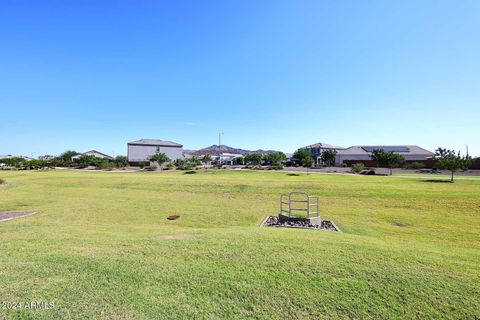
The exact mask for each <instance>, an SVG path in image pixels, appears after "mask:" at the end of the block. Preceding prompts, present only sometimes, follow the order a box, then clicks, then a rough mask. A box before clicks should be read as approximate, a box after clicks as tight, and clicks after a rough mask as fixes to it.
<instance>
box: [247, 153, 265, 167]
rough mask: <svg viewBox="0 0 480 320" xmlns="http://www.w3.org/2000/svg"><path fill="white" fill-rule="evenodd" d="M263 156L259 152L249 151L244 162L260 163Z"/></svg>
mask: <svg viewBox="0 0 480 320" xmlns="http://www.w3.org/2000/svg"><path fill="white" fill-rule="evenodd" d="M262 158H263V156H262V155H261V154H260V153H251V154H247V155H246V156H245V162H246V163H250V164H253V165H257V166H258V165H261V164H262Z"/></svg>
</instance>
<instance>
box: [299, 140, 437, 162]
mask: <svg viewBox="0 0 480 320" xmlns="http://www.w3.org/2000/svg"><path fill="white" fill-rule="evenodd" d="M304 149H306V150H308V151H310V153H311V154H312V156H313V158H314V159H315V163H316V164H322V160H321V155H322V153H323V152H324V151H326V150H334V151H336V152H337V155H336V157H335V165H336V166H342V165H351V164H352V163H358V162H363V163H365V164H368V163H369V162H372V152H373V151H374V150H384V151H385V152H393V153H398V154H401V155H402V156H403V157H404V158H405V161H407V162H424V161H431V159H432V158H433V157H434V156H435V153H433V152H431V151H428V150H426V149H423V148H421V147H419V146H416V145H398V146H352V147H349V148H342V147H338V146H332V145H328V144H324V143H317V144H313V145H310V146H306V147H304Z"/></svg>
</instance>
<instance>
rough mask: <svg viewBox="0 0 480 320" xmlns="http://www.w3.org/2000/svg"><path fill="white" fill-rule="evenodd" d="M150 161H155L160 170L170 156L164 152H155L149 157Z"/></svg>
mask: <svg viewBox="0 0 480 320" xmlns="http://www.w3.org/2000/svg"><path fill="white" fill-rule="evenodd" d="M150 160H151V161H155V162H157V163H158V165H159V166H160V170H162V166H163V164H164V163H165V162H170V158H169V157H168V156H167V155H166V154H165V153H163V152H162V153H156V154H154V155H153V156H151V157H150Z"/></svg>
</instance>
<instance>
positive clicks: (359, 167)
mask: <svg viewBox="0 0 480 320" xmlns="http://www.w3.org/2000/svg"><path fill="white" fill-rule="evenodd" d="M363 169H365V165H364V164H363V163H354V164H352V171H353V172H354V173H360V172H362V171H363Z"/></svg>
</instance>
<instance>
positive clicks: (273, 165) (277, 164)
mask: <svg viewBox="0 0 480 320" xmlns="http://www.w3.org/2000/svg"><path fill="white" fill-rule="evenodd" d="M269 169H270V170H282V169H283V165H281V164H279V163H276V164H272V165H271V166H270V167H269Z"/></svg>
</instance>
